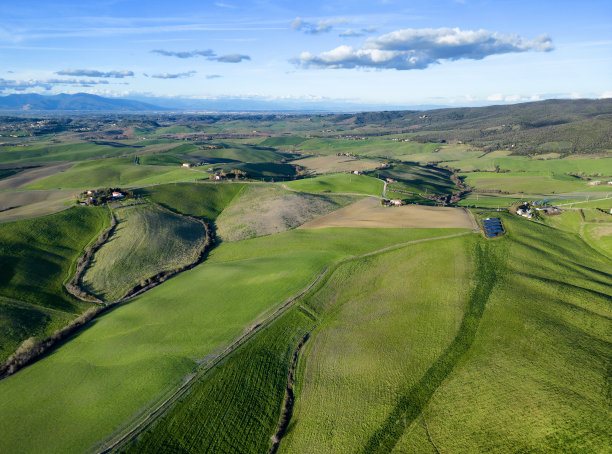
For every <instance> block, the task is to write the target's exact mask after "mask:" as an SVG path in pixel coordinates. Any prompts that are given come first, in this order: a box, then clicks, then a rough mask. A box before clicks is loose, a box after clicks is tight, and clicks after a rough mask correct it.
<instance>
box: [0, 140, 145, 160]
mask: <svg viewBox="0 0 612 454" xmlns="http://www.w3.org/2000/svg"><path fill="white" fill-rule="evenodd" d="M136 151H137V149H135V148H132V147H130V146H127V147H112V146H107V145H96V144H95V143H89V142H77V143H66V144H60V145H38V144H37V145H32V146H29V147H7V148H5V149H4V150H3V151H2V152H0V162H50V161H84V160H87V159H94V158H110V157H115V156H123V155H127V154H132V153H134V152H136Z"/></svg>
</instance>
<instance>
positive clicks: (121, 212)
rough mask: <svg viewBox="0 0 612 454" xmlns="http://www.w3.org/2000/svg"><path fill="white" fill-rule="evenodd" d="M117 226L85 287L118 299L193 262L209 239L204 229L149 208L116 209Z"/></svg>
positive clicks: (106, 298) (92, 266)
mask: <svg viewBox="0 0 612 454" xmlns="http://www.w3.org/2000/svg"><path fill="white" fill-rule="evenodd" d="M114 214H115V218H116V219H117V226H116V227H115V231H114V233H113V234H112V236H111V237H110V238H109V240H108V241H107V242H106V243H105V244H104V245H103V246H102V247H101V248H100V249H99V250H98V251H97V252H96V253H95V254H94V256H93V260H92V261H91V263H90V265H89V267H88V268H87V270H86V272H85V274H84V275H83V278H82V282H83V288H84V289H85V290H86V291H87V292H88V293H90V294H92V295H94V296H96V297H98V298H100V299H101V300H103V301H115V300H117V299H119V298H121V297H122V296H123V295H124V294H125V293H126V292H127V291H128V290H130V289H132V288H133V287H135V286H136V285H138V284H139V283H140V282H142V281H144V280H146V279H148V278H150V277H152V276H154V275H156V274H157V273H160V272H162V271H171V270H173V269H176V268H180V267H182V266H185V265H188V264H190V263H193V262H194V261H196V260H197V258H198V255H199V253H200V250H201V249H202V247H203V246H204V242H205V241H206V231H205V230H204V226H203V225H202V224H201V223H199V222H197V221H194V220H192V219H188V218H185V217H182V216H180V215H177V214H174V213H172V212H169V211H167V210H164V209H162V208H160V207H157V206H155V205H151V204H140V205H133V206H127V207H123V208H117V209H115V210H114Z"/></svg>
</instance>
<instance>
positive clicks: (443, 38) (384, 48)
mask: <svg viewBox="0 0 612 454" xmlns="http://www.w3.org/2000/svg"><path fill="white" fill-rule="evenodd" d="M552 49H553V46H552V41H551V39H550V37H548V36H546V35H541V36H538V37H536V38H535V39H533V40H527V39H525V38H522V37H520V36H518V35H502V34H499V33H494V32H489V31H486V30H477V31H472V30H460V29H459V28H439V29H431V28H425V29H418V30H417V29H406V30H398V31H394V32H391V33H387V34H385V35H382V36H380V37H378V38H369V39H368V40H366V43H365V45H364V46H363V47H362V48H358V49H354V48H352V47H349V46H339V47H337V48H336V49H332V50H331V51H327V52H323V53H321V54H319V55H318V56H317V55H313V54H311V53H309V52H304V53H302V54H301V55H300V57H299V58H297V59H295V60H294V63H296V64H298V65H299V66H301V67H303V68H333V69H338V68H380V69H397V70H409V69H424V68H427V67H428V66H430V65H432V64H436V63H440V62H441V61H443V60H459V59H472V60H480V59H482V58H485V57H487V56H489V55H496V54H505V53H510V52H526V51H542V52H547V51H550V50H552Z"/></svg>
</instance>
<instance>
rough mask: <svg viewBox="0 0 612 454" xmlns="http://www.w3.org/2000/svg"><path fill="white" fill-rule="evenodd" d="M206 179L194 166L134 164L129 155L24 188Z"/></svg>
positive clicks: (84, 165) (80, 167) (82, 166)
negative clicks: (189, 167) (170, 166)
mask: <svg viewBox="0 0 612 454" xmlns="http://www.w3.org/2000/svg"><path fill="white" fill-rule="evenodd" d="M206 178H208V174H207V173H204V172H201V171H198V170H194V169H186V168H181V167H176V168H169V167H167V166H157V165H152V166H146V165H136V164H135V163H134V159H133V158H113V159H104V160H96V161H88V162H82V163H79V164H77V165H75V166H74V167H72V168H70V169H69V170H66V171H65V172H63V173H61V174H58V175H54V176H52V177H49V178H45V179H44V180H41V181H39V182H37V183H34V184H31V185H30V186H28V188H27V189H64V188H79V189H86V188H100V187H109V186H140V185H148V184H159V183H169V182H173V181H193V180H198V179H206Z"/></svg>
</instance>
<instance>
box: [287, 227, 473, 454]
mask: <svg viewBox="0 0 612 454" xmlns="http://www.w3.org/2000/svg"><path fill="white" fill-rule="evenodd" d="M474 239H475V238H474V237H462V238H455V239H449V240H441V241H436V242H433V243H426V244H415V245H411V246H409V247H406V248H402V249H400V250H395V251H390V252H387V253H385V254H381V255H377V256H374V257H367V258H364V259H360V260H358V261H352V262H349V263H347V264H344V265H342V266H340V267H339V268H338V269H337V270H336V271H335V272H334V273H333V274H332V275H331V276H330V278H329V280H328V281H327V282H326V283H325V285H323V286H322V287H321V289H320V290H319V291H318V292H316V293H315V294H314V295H312V296H311V297H310V298H308V299H307V300H306V305H307V307H308V308H309V309H310V310H311V311H312V312H314V313H316V314H318V315H319V316H320V317H321V318H322V322H321V324H320V326H319V327H318V328H317V329H316V330H315V332H314V333H313V335H312V336H311V339H310V340H309V343H308V344H307V345H306V346H305V348H304V353H303V358H302V360H301V362H300V367H299V371H298V376H297V383H298V389H297V392H296V395H297V397H296V407H295V409H294V416H293V423H292V426H291V429H290V431H289V434H288V436H287V437H286V439H285V440H283V441H282V443H281V451H283V452H334V453H335V452H338V453H340V452H355V451H359V450H360V449H361V448H362V447H363V446H365V445H367V443H368V441H369V440H370V438H371V437H372V436H373V434H374V433H375V432H376V431H377V429H378V428H379V427H380V426H381V425H383V424H384V423H385V421H386V420H387V419H388V418H389V415H390V414H393V413H394V412H396V411H397V410H396V407H397V406H398V401H401V400H402V399H403V398H404V395H406V394H407V392H409V391H408V390H410V389H411V388H414V387H418V386H419V384H420V383H419V380H420V379H421V377H422V376H423V375H424V374H427V373H428V369H430V368H431V367H432V364H433V363H434V362H435V361H436V359H437V358H438V357H439V356H440V355H442V354H443V352H444V351H445V349H447V347H448V345H449V344H451V342H452V341H453V339H454V338H455V337H456V335H457V332H458V330H459V329H460V325H461V321H462V319H463V318H464V310H465V309H466V306H465V301H466V299H467V296H468V293H469V290H470V287H471V282H470V281H471V276H472V274H473V263H472V258H471V257H470V253H471V249H472V247H473V241H474ZM433 269H435V270H436V272H435V273H432V272H431V270H433ZM441 281H443V282H444V285H440V282H441ZM391 346H392V347H391ZM398 417H399V418H400V419H402V415H397V417H396V418H395V419H397V418H398ZM385 432H386V433H388V431H385Z"/></svg>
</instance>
